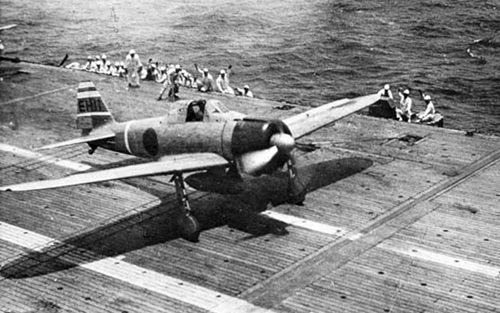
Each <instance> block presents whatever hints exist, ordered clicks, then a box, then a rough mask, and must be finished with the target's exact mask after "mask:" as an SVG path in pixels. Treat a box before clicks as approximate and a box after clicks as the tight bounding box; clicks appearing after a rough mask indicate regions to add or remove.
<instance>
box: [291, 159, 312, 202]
mask: <svg viewBox="0 0 500 313" xmlns="http://www.w3.org/2000/svg"><path fill="white" fill-rule="evenodd" d="M286 164H287V168H288V197H289V198H288V202H289V203H291V204H299V205H301V204H303V203H304V200H305V199H306V193H307V188H306V186H305V185H304V184H303V183H302V181H301V180H300V178H299V175H297V166H296V165H295V164H296V161H295V157H294V156H293V155H290V158H289V159H288V161H287V163H286Z"/></svg>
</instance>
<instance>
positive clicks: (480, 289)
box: [0, 65, 500, 312]
mask: <svg viewBox="0 0 500 313" xmlns="http://www.w3.org/2000/svg"><path fill="white" fill-rule="evenodd" d="M24 66H26V67H30V68H31V69H32V74H31V75H30V77H29V78H22V79H21V78H16V77H15V78H13V80H16V79H19V80H20V81H19V82H17V81H14V82H13V81H9V82H6V83H7V84H9V87H10V88H9V90H10V91H9V92H7V93H2V96H1V97H0V103H3V104H2V105H0V107H1V110H2V113H5V112H7V113H9V112H24V111H26V112H30V113H29V114H26V116H21V117H20V118H21V120H20V125H21V128H20V129H19V131H17V132H16V131H11V130H9V129H8V128H2V129H1V132H0V135H1V136H2V142H3V143H6V144H11V145H17V146H20V147H22V148H25V149H29V148H30V147H32V146H41V145H44V144H48V143H52V142H53V141H54V139H55V138H59V137H61V136H62V137H64V139H71V138H72V137H75V136H78V132H77V131H76V130H75V129H74V126H73V125H72V122H73V118H74V116H75V115H74V114H75V113H74V111H73V110H74V102H75V95H76V89H75V88H76V84H77V83H78V81H79V80H82V79H93V80H94V82H95V83H96V86H97V88H98V90H99V91H100V92H101V94H102V95H103V98H104V99H105V101H106V102H107V104H108V105H109V106H110V109H111V111H112V112H113V114H115V115H116V118H117V119H119V120H127V119H130V118H133V117H136V116H131V111H132V110H130V109H131V106H132V105H140V106H141V107H142V108H143V110H142V114H144V116H153V115H156V114H161V112H162V111H164V110H165V108H166V105H168V104H167V103H166V102H160V103H157V102H155V101H152V100H153V97H152V96H151V95H153V96H154V95H155V94H156V93H157V89H158V87H159V86H158V85H156V84H147V83H145V84H143V87H142V88H141V89H140V90H131V91H129V92H127V91H125V90H124V84H123V81H119V80H116V79H110V78H103V77H101V76H98V75H95V74H91V73H83V72H71V71H66V70H62V69H57V68H46V67H43V66H37V65H24ZM47 74H52V75H55V74H57V76H60V78H59V79H57V80H55V81H49V82H45V81H44V82H43V83H38V84H37V83H36V82H38V81H40V80H42V79H43V77H45V76H44V75H47ZM97 80H100V81H97ZM2 88H3V87H2ZM2 91H3V89H2ZM32 95H35V97H31V96H32ZM124 96H126V97H127V98H128V99H129V101H127V103H126V104H125V105H123V104H121V102H120V99H121V98H123V97H124ZM181 96H183V97H199V96H200V95H199V94H196V93H191V92H189V91H184V90H183V91H181ZM210 97H214V98H217V99H220V100H221V101H223V102H225V103H226V104H227V105H228V106H229V107H231V108H232V109H235V110H239V111H242V112H249V111H250V112H252V115H255V116H258V115H259V114H260V115H261V116H275V117H283V116H288V115H290V114H294V113H298V112H301V111H302V110H303V108H294V109H292V110H290V111H282V110H277V109H273V107H278V106H280V105H281V104H279V103H270V102H267V101H264V100H260V99H241V98H229V97H225V96H217V95H210ZM150 98H151V99H150ZM68 99H69V100H68ZM39 118H45V119H47V118H48V119H53V121H54V126H53V127H50V128H41V129H40V128H37V126H36V121H37V119H39ZM30 124H31V125H30ZM61 132H63V134H61ZM19 134H24V136H25V137H22V139H21V140H20V139H19V138H21V137H18V135H19ZM408 135H411V136H418V137H419V138H422V139H420V140H418V141H415V142H411V141H410V142H409V141H407V140H405V136H408ZM302 141H303V142H306V143H316V144H320V145H321V146H322V148H321V149H319V150H316V151H313V152H311V153H308V154H303V153H301V154H300V157H299V164H300V165H301V168H300V171H301V174H302V175H303V176H304V177H306V178H307V180H308V183H309V186H310V192H309V193H308V195H307V198H306V201H305V204H304V206H291V205H287V204H279V205H274V206H273V205H272V204H270V203H269V202H272V201H275V200H279V198H280V197H279V194H280V193H283V188H279V187H275V186H274V185H276V184H277V183H283V182H284V181H283V179H281V178H279V177H276V178H263V179H259V180H255V181H252V182H251V183H249V185H248V187H249V190H248V191H245V192H244V193H243V194H241V195H217V194H211V193H207V192H203V191H195V190H190V191H189V196H190V199H191V204H192V206H193V208H194V209H195V211H196V212H200V213H199V214H201V212H204V213H203V221H205V222H207V223H208V224H209V225H210V226H209V227H208V228H207V229H206V230H204V231H203V232H202V235H201V238H200V242H199V243H196V244H193V243H190V242H186V241H184V240H182V239H179V238H178V237H177V236H176V235H175V231H173V230H172V229H171V227H173V216H174V214H175V194H174V188H173V187H172V185H171V184H169V182H168V178H160V177H158V178H157V177H154V178H145V179H133V180H124V181H122V182H110V183H103V184H91V185H88V186H78V187H68V188H63V189H62V190H50V191H47V192H32V193H31V192H30V193H29V195H27V194H24V195H23V194H18V195H17V194H14V195H11V194H2V195H0V203H1V206H2V210H1V211H0V223H2V222H3V223H8V224H12V225H15V226H17V227H21V228H24V229H28V230H30V231H33V232H36V233H39V234H41V235H44V236H48V237H51V238H54V239H57V241H58V244H56V245H55V246H47V247H45V246H42V247H40V248H41V252H42V253H41V255H39V256H38V259H37V258H35V257H34V255H33V253H32V252H30V251H29V250H26V249H24V248H20V247H19V246H17V245H14V244H12V243H10V242H8V241H5V240H2V248H1V250H0V251H1V252H0V256H1V257H2V260H1V263H2V270H1V272H2V278H0V290H2V293H1V294H2V295H1V296H0V303H1V304H0V310H3V311H6V312H25V311H37V310H38V311H41V310H46V311H47V310H52V311H67V312H89V311H95V312H117V311H118V312H124V311H127V312H139V311H141V312H156V311H158V310H161V311H165V312H179V311H183V312H184V311H185V312H205V311H206V310H205V309H202V308H200V307H197V306H196V305H193V304H190V301H191V300H190V299H191V298H190V297H189V295H186V300H184V301H179V300H177V299H176V298H175V297H169V296H167V295H163V294H158V293H157V292H154V291H151V290H149V289H147V288H141V287H138V286H135V285H133V284H130V283H127V282H124V281H121V280H119V279H116V278H112V277H110V276H105V275H102V274H100V273H98V272H94V271H92V270H89V269H87V268H83V267H82V265H84V264H88V263H89V262H90V263H92V262H100V261H103V260H106V259H107V258H114V257H119V259H120V260H122V261H124V262H128V263H130V264H133V265H137V266H140V267H141V268H144V270H146V271H154V272H157V273H160V274H165V275H168V276H170V277H173V278H175V279H181V280H182V281H186V282H189V283H192V284H195V285H198V286H200V287H203V288H207V289H209V290H213V291H214V292H220V293H221V294H224V295H228V296H231V297H235V298H238V299H242V300H245V301H247V302H248V303H251V304H254V305H256V306H257V308H258V307H262V308H263V310H265V309H268V308H269V309H271V310H272V311H276V312H304V311H311V312H421V311H422V310H427V311H432V312H450V311H453V312H497V308H498V307H499V303H500V299H498V296H497V295H499V294H500V290H498V289H499V287H498V279H499V278H498V275H497V276H488V275H484V274H481V273H477V272H474V271H472V270H467V269H463V268H458V267H454V266H450V265H447V264H446V262H445V260H446V257H456V258H457V260H464V261H467V262H471V263H472V264H478V265H481V266H490V267H492V268H498V267H500V264H499V263H500V260H499V259H498V250H500V238H499V237H498V234H497V231H496V230H497V229H498V226H499V225H498V224H499V223H500V222H498V218H496V217H498V214H499V213H498V206H497V203H498V199H499V198H500V194H499V192H498V189H497V186H498V180H499V179H500V175H499V173H500V165H499V163H498V158H499V155H498V154H499V153H498V149H499V147H500V145H499V143H500V139H499V138H497V137H489V136H480V135H475V136H474V137H467V136H465V133H464V132H460V131H454V130H447V129H437V128H430V127H426V126H419V125H411V124H406V123H397V122H392V121H385V120H379V119H374V118H370V117H366V116H361V115H355V116H352V117H348V118H346V119H344V120H342V121H340V122H337V123H336V124H335V125H333V126H332V127H328V128H325V129H322V130H320V131H318V132H317V133H314V134H312V135H311V136H308V137H306V138H304V139H303V140H302ZM44 153H45V152H44ZM47 154H50V155H52V156H53V157H54V158H58V159H63V160H71V161H74V162H78V163H82V164H84V165H86V166H89V167H92V168H97V169H98V168H102V167H105V166H107V164H109V163H113V164H115V165H119V164H125V163H129V162H135V160H133V159H132V158H130V157H128V156H123V155H120V154H116V153H111V152H106V151H102V150H98V151H97V152H96V153H95V154H94V155H92V156H89V155H88V154H86V149H85V148H84V147H77V148H75V149H60V150H57V151H53V152H48V153H47ZM0 156H1V157H0V160H1V161H0V162H1V164H0V174H1V175H2V176H1V179H0V182H1V183H2V184H10V183H15V182H21V181H28V180H33V179H46V178H51V177H60V176H63V175H66V174H68V173H72V172H75V170H73V169H68V168H64V167H61V166H59V165H56V164H48V163H47V162H41V161H37V160H36V159H35V160H33V159H26V158H24V157H20V156H16V155H14V154H12V153H4V152H0ZM271 186H273V188H269V187H271ZM266 188H267V189H270V190H267V191H266ZM274 188H276V189H274ZM276 194H278V197H277V196H276ZM278 202H279V201H278ZM266 209H270V210H273V211H276V212H280V213H285V214H289V215H293V216H297V217H300V218H304V219H307V220H311V221H315V222H318V223H323V224H325V225H331V226H335V227H339V228H341V229H345V230H346V232H347V235H346V236H345V237H339V236H335V235H329V234H324V233H321V232H319V231H314V230H308V229H304V228H301V227H296V226H287V225H284V224H283V223H282V222H279V221H270V220H269V219H268V218H261V217H259V215H258V214H251V213H244V212H252V211H253V212H256V213H258V212H259V211H264V210H266ZM445 230H446V231H445ZM486 239H487V240H486ZM403 248H405V249H406V248H408V249H415V250H418V249H422V250H423V251H424V250H425V251H430V252H432V253H437V254H440V255H442V256H443V258H442V260H441V261H436V260H427V259H425V254H424V255H420V256H418V255H415V256H412V255H408V254H404V253H401V252H400V250H398V249H403ZM40 261H41V262H40ZM61 263H62V264H61ZM5 266H7V268H10V272H9V270H8V269H7V270H6V268H5ZM58 266H62V268H60V267H58ZM117 270H118V269H117ZM9 273H10V274H12V273H14V274H15V275H14V276H16V275H18V274H23V273H24V274H29V275H27V276H28V277H13V276H10V277H9V275H7V274H9ZM499 274H500V272H499ZM199 297H201V298H203V294H200V295H199ZM224 306H225V304H224V302H221V304H219V305H218V306H216V307H214V308H212V309H208V311H212V312H222V311H224ZM245 308H247V309H248V308H249V306H245ZM228 310H229V309H228ZM252 310H253V309H252Z"/></svg>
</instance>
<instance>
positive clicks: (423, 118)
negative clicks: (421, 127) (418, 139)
mask: <svg viewBox="0 0 500 313" xmlns="http://www.w3.org/2000/svg"><path fill="white" fill-rule="evenodd" d="M424 101H425V104H426V108H425V111H423V112H419V113H418V114H417V116H418V118H419V119H420V122H429V121H432V120H433V119H434V116H435V114H436V109H435V108H434V103H432V101H431V96H429V95H425V96H424Z"/></svg>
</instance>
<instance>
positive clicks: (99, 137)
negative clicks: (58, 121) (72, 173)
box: [35, 132, 115, 150]
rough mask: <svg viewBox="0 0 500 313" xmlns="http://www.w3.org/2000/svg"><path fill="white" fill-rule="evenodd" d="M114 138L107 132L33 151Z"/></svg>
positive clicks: (112, 134) (111, 133) (113, 135)
mask: <svg viewBox="0 0 500 313" xmlns="http://www.w3.org/2000/svg"><path fill="white" fill-rule="evenodd" d="M114 137H115V134H114V133H113V132H107V133H105V134H95V135H88V136H83V137H79V138H75V139H71V140H68V141H62V142H58V143H54V144H51V145H46V146H43V147H40V148H36V149H35V150H46V149H54V148H60V147H65V146H71V145H76V144H79V143H91V142H95V141H101V140H108V139H113V138H114Z"/></svg>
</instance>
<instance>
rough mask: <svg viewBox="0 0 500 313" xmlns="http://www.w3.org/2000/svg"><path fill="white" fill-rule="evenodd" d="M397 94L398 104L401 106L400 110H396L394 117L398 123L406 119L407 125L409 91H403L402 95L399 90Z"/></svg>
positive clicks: (409, 101) (409, 109) (409, 119)
mask: <svg viewBox="0 0 500 313" xmlns="http://www.w3.org/2000/svg"><path fill="white" fill-rule="evenodd" d="M398 92H399V103H400V104H401V107H400V108H396V116H397V118H398V120H399V121H402V120H404V119H407V121H408V123H411V105H412V100H411V98H410V90H408V89H405V90H404V91H403V93H401V89H399V90H398Z"/></svg>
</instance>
